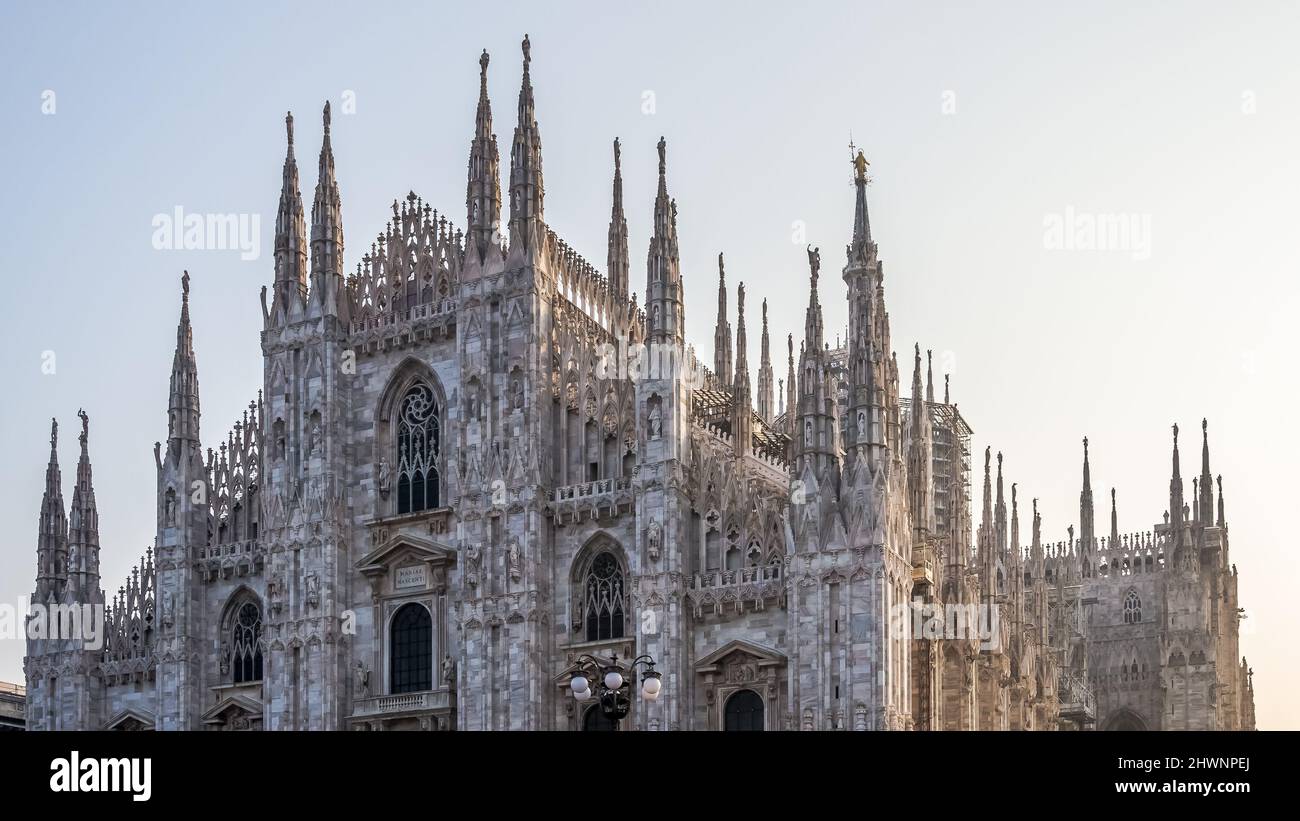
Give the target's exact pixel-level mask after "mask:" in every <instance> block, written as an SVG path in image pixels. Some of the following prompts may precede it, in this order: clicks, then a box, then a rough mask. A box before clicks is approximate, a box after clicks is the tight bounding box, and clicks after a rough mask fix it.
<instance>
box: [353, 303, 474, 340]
mask: <svg viewBox="0 0 1300 821" xmlns="http://www.w3.org/2000/svg"><path fill="white" fill-rule="evenodd" d="M455 320H456V300H454V299H450V298H448V299H442V300H438V301H436V302H426V303H423V304H420V305H412V306H411V307H409V308H406V309H404V310H400V311H386V312H384V313H381V314H371V315H369V316H366V317H363V318H361V319H357V320H354V321H353V322H352V323H351V325H350V327H349V329H348V330H349V334H350V336H351V344H352V345H353V346H354V347H357V348H361V349H363V350H371V349H384V348H390V347H396V346H401V345H404V344H410V343H412V342H415V341H419V340H422V339H425V338H429V336H430V334H431V333H432V332H434V330H435V329H443V330H446V331H447V332H448V333H450V330H449V329H450V328H451V327H452V325H453V324H454V323H455Z"/></svg>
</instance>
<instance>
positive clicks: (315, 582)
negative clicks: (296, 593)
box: [307, 573, 320, 609]
mask: <svg viewBox="0 0 1300 821" xmlns="http://www.w3.org/2000/svg"><path fill="white" fill-rule="evenodd" d="M307 606H308V607H311V608H312V609H315V608H317V607H320V576H318V575H316V574H315V573H309V574H307Z"/></svg>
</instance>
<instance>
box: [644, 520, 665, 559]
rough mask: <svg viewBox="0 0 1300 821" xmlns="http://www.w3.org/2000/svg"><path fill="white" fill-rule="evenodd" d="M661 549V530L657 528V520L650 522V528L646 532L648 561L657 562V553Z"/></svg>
mask: <svg viewBox="0 0 1300 821" xmlns="http://www.w3.org/2000/svg"><path fill="white" fill-rule="evenodd" d="M662 547H663V529H662V528H661V527H660V526H659V520H658V519H651V520H650V528H649V530H647V531H646V555H648V556H649V557H650V561H652V562H657V561H659V553H660V550H661V549H662Z"/></svg>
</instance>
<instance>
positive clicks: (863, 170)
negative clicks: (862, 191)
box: [853, 149, 871, 183]
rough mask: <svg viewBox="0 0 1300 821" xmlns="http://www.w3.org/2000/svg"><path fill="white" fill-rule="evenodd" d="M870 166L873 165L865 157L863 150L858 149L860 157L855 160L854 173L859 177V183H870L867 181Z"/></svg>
mask: <svg viewBox="0 0 1300 821" xmlns="http://www.w3.org/2000/svg"><path fill="white" fill-rule="evenodd" d="M868 165H871V163H869V162H867V158H866V157H865V156H864V155H863V153H862V149H858V155H857V156H856V157H854V158H853V171H854V173H855V174H856V175H857V181H858V182H864V183H865V182H870V180H868V179H867V166H868Z"/></svg>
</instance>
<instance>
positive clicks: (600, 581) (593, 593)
mask: <svg viewBox="0 0 1300 821" xmlns="http://www.w3.org/2000/svg"><path fill="white" fill-rule="evenodd" d="M582 611H583V612H582V620H583V623H584V624H585V625H586V629H587V641H603V640H605V639H621V638H622V637H623V567H622V566H621V565H620V564H619V561H618V559H617V558H615V556H614V554H613V553H611V552H609V551H608V550H607V551H604V552H603V553H601V554H599V555H598V556H596V558H595V559H593V560H592V562H591V567H590V568H588V569H587V575H586V578H585V579H584V581H583V586H582Z"/></svg>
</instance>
